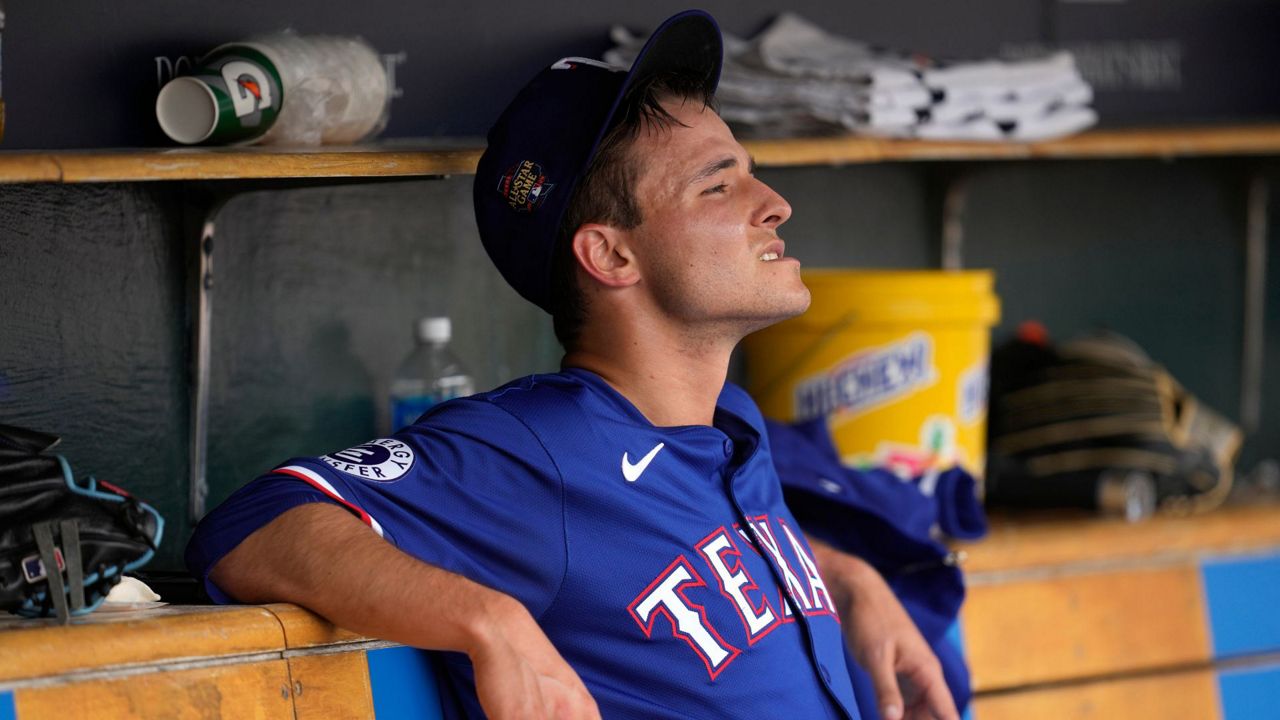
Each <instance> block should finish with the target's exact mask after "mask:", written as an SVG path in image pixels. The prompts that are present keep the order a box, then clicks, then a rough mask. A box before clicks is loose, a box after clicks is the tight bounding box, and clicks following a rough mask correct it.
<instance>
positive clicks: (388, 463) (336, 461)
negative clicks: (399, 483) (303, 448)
mask: <svg viewBox="0 0 1280 720" xmlns="http://www.w3.org/2000/svg"><path fill="white" fill-rule="evenodd" d="M320 459H321V460H323V461H324V463H325V464H326V465H328V466H329V467H331V468H333V469H334V470H338V471H339V472H344V473H346V474H348V475H352V476H355V477H358V478H364V479H365V480H373V481H375V482H391V481H392V480H399V479H400V478H401V477H403V476H404V474H405V473H407V472H409V468H411V467H413V451H412V450H410V449H409V446H408V445H406V444H404V443H402V442H400V441H399V440H393V439H392V438H382V439H380V440H373V441H370V442H367V443H365V444H363V445H357V446H355V447H353V448H348V449H346V450H343V451H342V452H336V453H333V454H332V455H325V456H324V457H322V458H320Z"/></svg>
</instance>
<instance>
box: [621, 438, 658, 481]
mask: <svg viewBox="0 0 1280 720" xmlns="http://www.w3.org/2000/svg"><path fill="white" fill-rule="evenodd" d="M664 447H666V443H658V444H657V445H654V446H653V449H652V450H650V451H649V454H648V455H645V456H644V457H642V458H640V462H638V463H636V464H634V465H632V464H631V458H629V457H628V456H627V454H626V453H625V452H624V453H622V477H624V478H626V479H627V482H635V481H636V480H639V479H640V475H641V474H642V473H644V469H645V468H647V467H649V463H651V462H653V458H654V456H656V455H657V454H658V451H659V450H661V449H662V448H664Z"/></svg>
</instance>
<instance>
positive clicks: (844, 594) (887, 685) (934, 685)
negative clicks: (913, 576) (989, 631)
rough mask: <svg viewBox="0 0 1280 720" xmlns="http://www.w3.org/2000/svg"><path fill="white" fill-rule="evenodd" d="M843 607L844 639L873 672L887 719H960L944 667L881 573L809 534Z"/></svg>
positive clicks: (840, 607) (872, 678) (839, 607)
mask: <svg viewBox="0 0 1280 720" xmlns="http://www.w3.org/2000/svg"><path fill="white" fill-rule="evenodd" d="M809 545H810V546H812V547H813V551H814V559H815V560H817V562H818V569H819V572H821V573H822V577H823V579H824V580H825V581H826V582H827V586H828V589H830V590H831V594H832V599H833V600H835V602H836V606H837V608H838V609H839V611H840V619H841V622H842V623H843V627H844V635H845V641H846V642H848V643H849V647H850V649H851V650H852V651H853V657H854V659H855V660H857V661H858V664H859V665H861V666H862V669H864V670H866V671H867V674H869V675H870V676H871V682H872V684H873V685H874V686H875V690H876V700H877V701H878V704H879V707H880V715H881V717H882V718H884V720H900V719H903V718H905V720H959V714H958V713H957V712H956V704H955V701H954V700H953V699H952V698H951V691H950V690H948V689H947V683H946V680H945V679H944V678H943V677H942V666H941V665H940V664H939V663H938V658H937V657H935V656H934V654H933V651H932V650H931V649H930V648H929V645H928V644H927V643H926V642H925V641H924V637H923V636H921V635H920V631H919V630H917V629H916V626H915V623H914V622H912V621H911V617H910V616H909V615H907V611H906V610H904V609H903V608H902V604H901V603H899V602H898V598H897V597H895V596H894V594H893V591H892V590H890V589H889V586H888V584H887V583H885V581H884V578H882V577H880V573H878V572H877V571H876V569H875V568H873V567H871V566H870V565H868V564H867V563H866V562H864V561H862V560H860V559H859V558H856V557H854V556H852V555H848V554H846V553H843V552H840V551H839V550H836V549H835V548H833V547H831V546H830V545H827V544H825V543H823V542H821V541H818V540H815V539H814V538H812V537H810V538H809Z"/></svg>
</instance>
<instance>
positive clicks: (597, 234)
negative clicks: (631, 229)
mask: <svg viewBox="0 0 1280 720" xmlns="http://www.w3.org/2000/svg"><path fill="white" fill-rule="evenodd" d="M573 255H574V257H575V258H577V260H578V265H579V266H580V267H581V268H582V269H583V270H584V271H586V273H587V274H588V275H590V276H591V277H593V278H595V280H596V281H597V282H599V283H600V284H601V285H604V286H606V287H627V286H628V285H634V284H636V283H637V282H639V281H640V268H639V265H637V263H636V260H635V256H634V255H633V254H632V253H631V248H630V246H629V245H628V244H627V232H626V231H625V230H620V229H618V228H616V227H613V226H612V225H604V224H601V223H586V224H584V225H583V226H582V227H580V228H578V232H576V233H574V234H573Z"/></svg>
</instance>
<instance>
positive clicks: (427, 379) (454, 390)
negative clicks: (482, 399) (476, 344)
mask: <svg viewBox="0 0 1280 720" xmlns="http://www.w3.org/2000/svg"><path fill="white" fill-rule="evenodd" d="M417 336H418V346H417V347H415V348H414V350H413V352H412V353H410V354H409V357H407V358H405V361H404V362H403V363H401V365H400V369H399V370H397V371H396V375H395V377H394V378H393V379H392V380H391V430H392V431H396V430H399V429H400V428H402V427H404V426H406V425H409V424H410V423H412V422H413V421H414V420H417V419H418V417H419V416H420V415H422V413H424V412H426V411H427V409H428V408H430V407H431V406H432V405H435V404H436V403H441V402H444V401H445V400H449V399H451V398H456V397H462V396H464V395H470V394H472V393H473V392H475V387H474V386H473V384H472V382H471V377H470V376H469V375H467V372H466V370H464V369H463V367H462V363H460V362H459V361H458V358H457V357H455V356H454V354H453V352H452V351H451V350H449V340H450V339H451V338H452V336H453V324H452V323H451V322H450V321H449V318H447V317H427V318H422V319H421V320H419V321H418V326H417Z"/></svg>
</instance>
